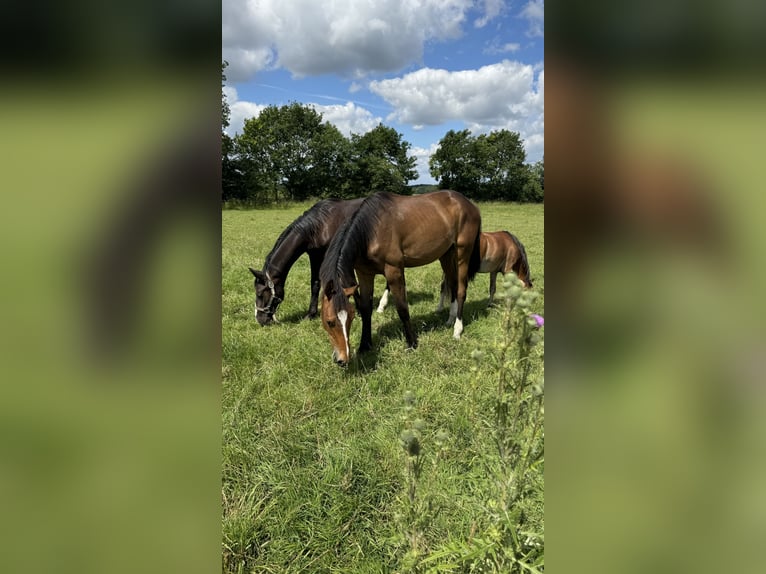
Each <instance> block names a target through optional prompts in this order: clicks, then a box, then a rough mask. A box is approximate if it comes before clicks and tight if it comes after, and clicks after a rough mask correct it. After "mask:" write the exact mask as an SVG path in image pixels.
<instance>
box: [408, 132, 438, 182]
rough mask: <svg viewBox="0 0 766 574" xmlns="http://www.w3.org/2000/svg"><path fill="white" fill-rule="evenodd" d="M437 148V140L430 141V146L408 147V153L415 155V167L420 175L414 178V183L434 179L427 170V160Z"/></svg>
mask: <svg viewBox="0 0 766 574" xmlns="http://www.w3.org/2000/svg"><path fill="white" fill-rule="evenodd" d="M438 148H439V144H438V142H435V143H432V144H431V146H430V147H427V148H424V147H412V148H410V153H409V155H411V156H415V158H416V159H417V164H416V165H415V169H416V170H417V172H418V174H419V175H420V177H418V179H416V180H415V181H414V182H411V183H415V184H419V183H429V182H432V181H434V178H433V177H431V174H430V173H429V171H428V169H429V168H428V161H429V160H430V159H431V156H432V155H433V154H435V153H436V150H437V149H438Z"/></svg>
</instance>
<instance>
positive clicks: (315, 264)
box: [303, 251, 324, 319]
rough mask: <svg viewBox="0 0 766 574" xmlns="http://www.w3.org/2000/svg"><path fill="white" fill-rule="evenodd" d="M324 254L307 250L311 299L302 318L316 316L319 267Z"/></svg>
mask: <svg viewBox="0 0 766 574" xmlns="http://www.w3.org/2000/svg"><path fill="white" fill-rule="evenodd" d="M322 259H324V254H322V253H317V252H316V251H309V262H310V263H311V301H310V302H309V310H308V312H307V313H306V315H305V316H304V317H303V318H304V319H314V318H315V317H316V316H317V305H318V302H319V268H320V267H321V266H322Z"/></svg>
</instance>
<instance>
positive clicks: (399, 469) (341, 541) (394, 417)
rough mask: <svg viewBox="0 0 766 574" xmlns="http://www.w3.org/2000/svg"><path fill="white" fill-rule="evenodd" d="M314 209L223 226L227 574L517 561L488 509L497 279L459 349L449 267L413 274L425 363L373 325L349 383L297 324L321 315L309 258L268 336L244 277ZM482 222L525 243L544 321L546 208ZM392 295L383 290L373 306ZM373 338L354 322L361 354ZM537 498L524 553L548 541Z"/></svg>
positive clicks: (395, 323)
mask: <svg viewBox="0 0 766 574" xmlns="http://www.w3.org/2000/svg"><path fill="white" fill-rule="evenodd" d="M311 204H312V203H311V202H303V203H299V204H292V205H288V206H284V205H283V206H281V207H271V206H270V207H269V208H268V209H255V210H254V209H249V210H245V209H240V210H224V211H223V213H222V226H223V236H222V242H223V249H222V270H221V272H222V313H223V314H222V353H223V356H222V383H221V397H222V399H221V400H222V419H223V420H222V428H223V431H222V434H223V444H222V466H223V468H222V485H221V500H222V528H223V540H222V554H223V556H222V567H223V568H222V569H223V570H224V571H225V572H273V573H288V572H289V573H292V572H338V573H340V572H429V571H450V570H449V569H448V568H449V566H450V564H453V565H454V568H452V570H451V571H453V572H460V571H468V568H469V564H470V563H471V561H470V556H480V555H485V554H486V553H485V554H482V553H483V552H484V548H489V550H487V552H490V551H491V550H492V549H494V550H495V552H504V550H502V549H503V548H506V546H504V545H503V542H502V541H503V540H504V537H505V536H506V533H507V532H510V527H504V526H502V525H500V526H498V525H497V524H498V523H497V522H496V519H495V515H498V519H497V520H499V519H500V518H502V514H503V513H502V512H500V511H499V510H497V508H495V509H494V510H492V511H490V509H488V507H487V501H488V500H496V501H497V500H500V498H499V496H498V486H497V476H498V475H497V468H498V467H499V465H500V462H499V455H498V454H497V443H496V435H495V430H494V429H495V426H496V425H495V420H494V416H495V404H496V395H497V387H496V385H494V384H492V385H490V384H487V383H488V381H489V380H491V379H490V377H493V376H495V375H493V373H494V372H495V371H494V370H493V369H492V368H490V367H491V365H492V364H491V362H490V360H489V359H487V360H486V361H484V362H482V363H481V364H480V365H476V363H475V361H474V359H472V358H471V351H472V350H473V349H474V348H475V347H476V346H479V347H481V348H482V349H484V351H485V353H487V355H489V353H490V352H491V350H492V347H493V345H494V342H495V341H497V340H500V339H501V338H502V337H503V312H502V309H496V308H494V309H492V310H488V309H487V307H486V304H487V297H488V291H489V275H488V274H479V275H478V276H477V277H476V280H475V281H474V282H472V283H471V284H470V286H469V289H468V298H467V302H466V307H465V314H464V320H465V332H464V333H463V338H462V340H460V341H455V340H454V339H453V338H452V329H448V328H446V327H445V326H444V324H445V322H446V320H447V315H448V311H447V310H444V311H442V312H440V313H436V312H434V309H435V307H436V305H437V302H438V295H439V293H438V291H439V284H440V281H441V268H440V266H439V265H438V263H436V264H434V265H426V266H424V267H419V268H414V269H408V270H407V289H408V292H409V295H410V313H411V315H412V318H413V323H414V324H415V325H416V326H417V329H418V334H419V340H420V345H419V347H418V349H416V350H415V351H408V350H407V349H406V345H405V343H404V339H403V335H402V330H401V323H400V321H399V318H398V316H397V313H396V310H395V309H393V307H391V308H390V309H389V310H387V311H386V312H385V313H383V314H378V313H373V324H372V330H373V347H374V348H373V350H372V351H371V352H370V353H368V354H366V355H363V356H355V357H354V358H353V359H352V361H351V364H350V365H349V366H348V368H347V369H340V368H338V367H337V366H336V365H335V364H333V362H332V359H331V357H330V353H331V351H330V344H329V342H328V340H327V335H326V334H325V332H324V330H323V329H322V327H321V325H320V324H319V323H318V322H316V321H302V320H300V319H301V317H302V316H303V315H304V313H305V312H306V308H307V306H308V300H309V278H310V269H309V263H308V258H307V257H306V256H303V257H301V258H300V259H299V260H298V261H297V262H296V263H295V265H294V266H293V268H292V270H291V271H290V276H289V279H288V281H287V284H286V286H285V289H286V296H285V301H284V303H282V306H281V307H280V310H279V313H278V314H277V318H278V319H279V320H280V321H281V323H280V324H277V325H273V326H270V327H260V326H259V325H258V324H257V323H256V322H255V319H254V317H253V300H254V294H253V282H252V275H250V273H249V271H248V270H247V266H248V265H250V266H253V267H260V266H261V264H262V263H263V259H264V258H265V256H266V254H267V253H268V252H269V250H270V249H271V247H272V246H273V243H274V240H275V239H276V238H277V236H278V235H279V233H280V232H281V231H282V230H283V229H284V228H285V227H286V226H287V225H288V224H289V223H290V222H291V221H293V220H294V219H295V218H296V217H297V216H298V215H300V214H301V213H303V211H305V210H306V209H307V208H308V207H310V205H311ZM479 207H480V209H481V212H482V219H483V223H484V227H485V228H486V229H488V230H494V229H509V230H511V231H513V233H514V234H516V235H518V237H519V238H520V239H521V240H522V241H523V242H524V245H525V246H526V250H527V255H528V257H529V261H530V266H531V269H532V273H533V276H534V280H535V288H536V289H539V290H540V292H541V296H540V297H538V298H537V299H534V300H533V301H531V303H530V309H531V310H532V311H533V312H536V313H541V314H542V311H543V308H544V307H543V302H544V301H543V296H542V293H544V283H545V272H544V263H545V261H544V257H543V209H542V206H540V205H532V204H529V205H515V204H514V205H510V204H507V203H482V204H480V205H479ZM383 286H384V281H383V278H382V277H378V278H377V279H376V296H379V295H380V293H381V292H382V290H383ZM360 331H361V328H360V323H359V320H358V319H357V320H356V321H355V322H354V325H353V327H352V329H351V333H350V338H351V346H352V348H355V347H356V345H358V343H359V337H360ZM492 352H494V351H492ZM474 366H476V367H477V369H479V370H478V371H477V372H472V371H471V368H472V367H474ZM408 391H410V392H411V395H407V394H406V393H407V392H408ZM403 397H407V398H405V399H404V401H403ZM408 407H409V408H408ZM420 421H422V422H420ZM402 431H410V432H411V433H412V435H409V434H405V435H402ZM410 436H412V437H417V439H418V440H417V447H415V443H413V442H412V439H411V438H410ZM405 446H406V447H407V448H406V450H405V448H404V447H405ZM415 458H417V467H416V465H415V463H416V460H415ZM540 467H541V463H538V464H537V466H535V467H534V468H535V470H537V469H539V468H540ZM534 487H535V488H536V489H539V491H538V492H536V494H534V496H533V495H532V493H526V494H525V497H526V498H525V508H526V510H525V514H524V517H525V520H526V522H525V524H526V525H528V527H524V528H521V529H519V530H518V532H517V537H518V538H519V539H520V544H524V542H525V540H526V537H527V536H528V533H527V532H540V533H541V532H542V529H541V528H537V527H536V526H535V528H532V525H536V524H537V522H536V521H537V520H538V518H539V519H540V520H541V518H542V504H541V502H540V501H541V500H542V490H541V489H542V485H541V484H535V485H534ZM513 524H515V522H514V523H513ZM493 527H494V530H493ZM450 545H454V547H455V548H459V549H462V550H461V552H462V551H464V552H465V554H466V555H465V556H463V555H462V554H459V553H451V552H450V551H449V550H450V548H451V547H450ZM413 550H414V551H413ZM456 552H457V551H456ZM533 566H534V565H533ZM535 567H536V568H538V569H540V567H539V566H535ZM476 569H477V571H479V568H478V567H477V568H476ZM484 569H485V571H486V570H488V569H490V568H489V566H486V567H484Z"/></svg>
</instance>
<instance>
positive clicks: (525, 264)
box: [506, 231, 532, 284]
mask: <svg viewBox="0 0 766 574" xmlns="http://www.w3.org/2000/svg"><path fill="white" fill-rule="evenodd" d="M506 233H507V234H508V235H510V236H511V240H512V241H513V242H514V243H515V244H516V247H517V248H518V250H519V253H521V269H522V271H523V273H524V274H525V275H526V276H527V280H528V281H529V282H530V284H531V283H532V275H531V273H530V272H529V261H528V260H527V250H526V249H524V244H523V243H522V242H521V241H519V238H518V237H516V236H515V235H514V234H513V233H511V232H510V231H506Z"/></svg>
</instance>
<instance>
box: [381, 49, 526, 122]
mask: <svg viewBox="0 0 766 574" xmlns="http://www.w3.org/2000/svg"><path fill="white" fill-rule="evenodd" d="M533 83H534V70H533V68H532V66H530V65H526V64H521V63H519V62H511V61H508V60H503V61H502V62H499V63H497V64H492V65H489V66H483V67H481V68H479V69H478V70H461V71H448V70H441V69H433V68H421V69H420V70H417V71H415V72H412V73H410V74H406V75H404V76H402V77H400V78H393V79H389V80H380V81H373V82H370V91H371V92H373V93H376V94H378V95H379V96H380V97H382V98H383V99H385V100H386V101H387V102H388V103H390V104H391V105H392V106H394V108H395V111H394V112H393V114H392V115H391V116H389V119H396V120H398V121H401V122H404V123H411V124H426V125H437V124H440V123H443V122H445V121H449V120H464V121H469V122H470V121H473V122H478V123H488V122H489V123H491V122H494V123H497V122H501V121H504V120H506V119H510V118H515V117H521V116H522V115H523V114H524V113H525V112H526V111H527V110H526V104H527V103H528V100H529V98H530V97H533V96H534V89H533Z"/></svg>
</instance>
